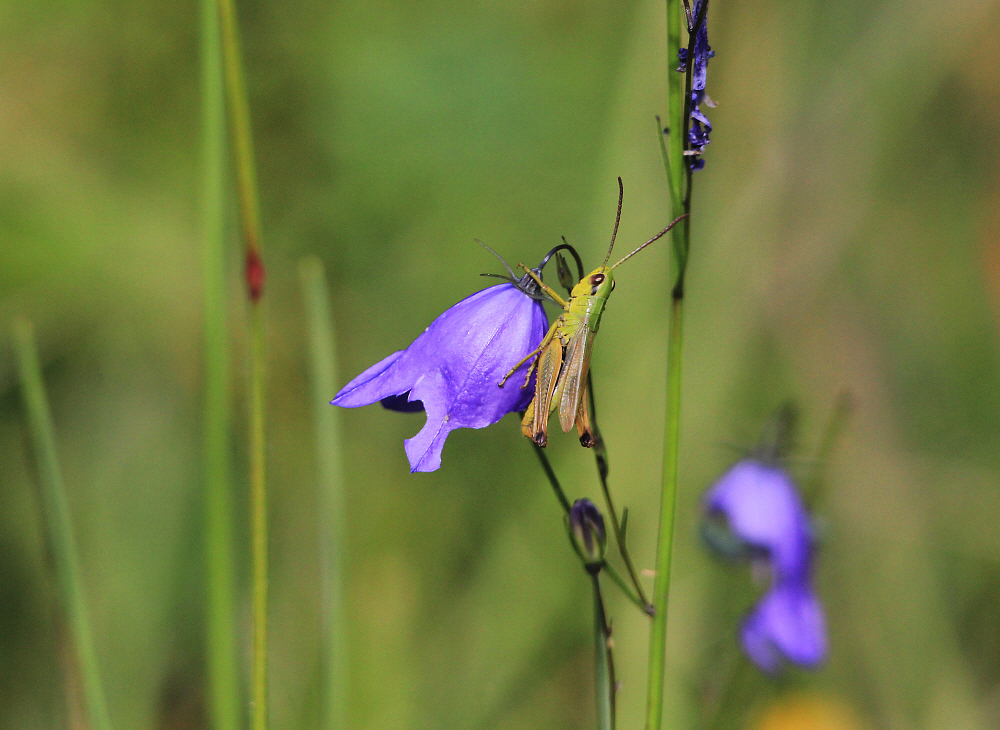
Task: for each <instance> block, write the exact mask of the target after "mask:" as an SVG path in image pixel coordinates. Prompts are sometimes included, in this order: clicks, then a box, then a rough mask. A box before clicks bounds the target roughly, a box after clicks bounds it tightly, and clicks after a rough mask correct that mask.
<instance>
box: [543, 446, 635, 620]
mask: <svg viewBox="0 0 1000 730" xmlns="http://www.w3.org/2000/svg"><path fill="white" fill-rule="evenodd" d="M531 445H532V446H533V447H534V448H535V453H536V454H538V460H539V461H540V462H541V464H542V471H544V472H545V476H546V477H548V480H549V484H551V485H552V491H553V492H555V495H556V499H558V500H559V504H560V505H561V506H562V508H563V512H565V513H566V514H569V511H570V509H572V507H571V505H570V502H569V500H568V499H567V498H566V493H565V492H564V491H563V488H562V484H560V483H559V478H558V477H557V476H556V473H555V471H554V470H553V469H552V464H550V463H549V457H548V456H546V455H545V451H544V450H543V449H542V448H541V447H540V446H539V445H538V444H536V443H534V442H532V444H531ZM602 569H603V570H604V571H606V572H607V574H608V575H609V576H610V577H611V579H612V580H613V581H614V582H615V584H616V585H617V586H618V587H619V588H621V589H622V592H623V593H624V594H625V595H626V596H627V597H628V599H629V600H630V601H632V603H634V604H635V605H636V606H638V607H639V608H640V609H641V610H642V611H643V612H646V613H648V612H649V604H648V603H647V602H646V601H645V600H643V599H642V598H640V596H639V594H638V593H636V592H635V589H634V588H632V587H631V586H630V585H629V584H628V583H626V582H625V579H624V578H622V576H621V574H620V573H619V572H618V571H617V570H615V567H614V566H613V565H611V563H608V562H605V563H603V565H602Z"/></svg>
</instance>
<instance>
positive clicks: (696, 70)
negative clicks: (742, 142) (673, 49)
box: [677, 0, 715, 170]
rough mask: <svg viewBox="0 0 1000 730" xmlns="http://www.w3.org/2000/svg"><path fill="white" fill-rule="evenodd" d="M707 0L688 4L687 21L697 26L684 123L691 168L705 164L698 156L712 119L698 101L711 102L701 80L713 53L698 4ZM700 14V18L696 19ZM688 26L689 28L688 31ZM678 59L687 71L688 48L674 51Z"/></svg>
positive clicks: (690, 61)
mask: <svg viewBox="0 0 1000 730" xmlns="http://www.w3.org/2000/svg"><path fill="white" fill-rule="evenodd" d="M706 1H707V0H695V1H694V4H693V6H692V8H691V16H690V18H689V21H688V22H689V23H698V28H697V30H695V31H694V45H693V47H692V48H691V54H690V55H691V57H692V58H693V64H694V65H693V67H692V68H691V100H690V107H691V108H690V110H689V113H690V116H691V119H690V121H689V123H688V140H687V141H688V149H689V150H690V151H691V152H693V153H695V154H689V155H688V156H687V162H688V167H690V168H691V169H692V170H700V169H701V168H703V167H704V166H705V161H704V160H703V159H701V157H699V155H701V153H702V151H703V150H704V148H705V145H707V144H708V143H709V141H710V140H709V135H710V134H711V132H712V123H711V122H710V121H708V117H706V116H705V115H704V113H702V111H701V105H702V103H705V104H707V105H708V106H715V104H713V103H712V101H711V99H708V98H707V97H706V96H705V81H706V79H707V77H708V59H710V58H712V57H713V56H714V55H715V51H713V50H712V47H711V46H709V45H708V17H707V13H708V8H705V10H704V12H703V11H702V5H703V4H704V3H705V2H706ZM699 18H700V22H698V21H699ZM690 30H692V29H691V28H689V31H690ZM677 58H678V60H679V61H680V66H678V68H677V70H678V71H682V72H683V71H687V68H688V64H689V63H692V60H691V58H689V56H688V49H687V48H681V49H680V50H679V51H678V52H677Z"/></svg>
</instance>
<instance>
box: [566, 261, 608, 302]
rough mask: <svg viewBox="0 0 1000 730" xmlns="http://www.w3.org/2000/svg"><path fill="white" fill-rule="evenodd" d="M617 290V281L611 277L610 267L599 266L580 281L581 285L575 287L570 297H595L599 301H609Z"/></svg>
mask: <svg viewBox="0 0 1000 730" xmlns="http://www.w3.org/2000/svg"><path fill="white" fill-rule="evenodd" d="M614 289H615V279H614V277H613V276H612V275H611V268H610V267H608V266H598V267H597V268H596V269H594V270H593V271H591V272H590V273H589V274H587V275H586V276H585V277H583V278H582V279H580V283H579V284H577V285H576V286H574V287H573V292H572V294H571V295H570V296H572V297H573V298H574V299H575V298H576V297H595V298H597V299H605V300H606V299H607V298H608V297H609V296H611V292H612V291H614Z"/></svg>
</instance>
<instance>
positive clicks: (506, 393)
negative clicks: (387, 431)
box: [332, 284, 548, 471]
mask: <svg viewBox="0 0 1000 730" xmlns="http://www.w3.org/2000/svg"><path fill="white" fill-rule="evenodd" d="M547 327H548V323H547V321H546V318H545V311H544V310H543V309H542V306H541V304H540V303H539V302H537V301H535V300H533V299H532V298H531V297H529V296H527V295H525V294H524V292H522V291H521V290H520V289H518V288H516V287H514V286H513V285H511V284H501V285H498V286H491V287H488V288H486V289H483V290H482V291H479V292H477V293H475V294H473V295H472V296H470V297H467V298H466V299H463V300H462V301H460V302H459V303H458V304H456V305H454V306H453V307H451V308H450V309H448V310H446V311H445V312H444V313H442V314H441V315H440V316H439V317H438V318H437V319H435V320H434V321H433V322H432V323H431V324H430V326H429V327H427V329H425V330H424V331H423V332H422V333H421V334H420V336H419V337H417V339H415V340H414V341H413V343H412V344H411V345H410V346H409V347H407V348H406V349H405V350H403V351H401V352H397V353H394V354H393V355H390V356H389V357H387V358H385V359H384V360H382V361H381V362H379V363H377V364H376V365H373V366H372V367H370V368H368V369H367V370H366V371H365V372H363V373H362V374H361V375H359V376H358V377H356V378H355V379H354V380H352V381H351V382H350V383H348V384H347V386H345V387H344V389H343V390H341V392H340V393H338V394H337V396H336V397H335V398H334V399H333V401H332V402H333V404H334V405H339V406H346V407H350V408H353V407H357V406H362V405H368V404H370V403H374V402H375V401H382V404H383V405H384V406H385V407H387V408H390V409H393V410H417V408H416V407H415V406H414V407H411V406H409V405H408V404H410V403H414V404H415V403H417V402H419V403H422V405H423V410H425V411H426V413H427V421H426V423H425V424H424V427H423V428H422V429H421V430H420V432H419V433H417V434H416V435H415V436H414V437H413V438H411V439H407V440H406V441H405V447H406V453H407V457H408V458H409V461H410V468H411V470H412V471H433V470H435V469H437V468H439V467H440V465H441V449H442V448H443V446H444V441H445V439H446V438H447V435H448V433H450V432H451V431H452V430H453V429H456V428H483V427H485V426H488V425H490V424H492V423H496V422H497V421H499V420H500V419H501V418H502V417H503V416H504V415H506V414H507V413H511V412H513V411H519V410H523V409H524V408H525V407H526V406H527V404H528V403H529V402H530V400H531V397H532V395H533V387H531V385H530V384H529V385H528V387H523V388H522V387H521V384H522V383H523V382H524V374H525V372H526V370H527V368H528V363H524V364H521V365H520V366H519V367H518V371H517V372H516V373H514V374H513V375H512V376H511V378H510V381H509V383H508V384H507V385H506V386H505V387H503V388H501V387H499V385H498V383H499V381H500V380H501V379H502V378H503V377H504V376H505V375H506V374H507V373H508V372H510V370H511V369H512V368H513V367H514V366H515V365H517V364H518V362H519V361H520V360H521V359H522V358H524V357H525V356H526V355H527V354H528V353H530V352H531V351H532V350H533V349H534V348H535V347H536V346H537V345H538V343H539V342H540V341H541V340H542V338H543V337H544V336H545V331H546V329H547ZM403 396H405V401H404V400H403Z"/></svg>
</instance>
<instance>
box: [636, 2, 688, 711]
mask: <svg viewBox="0 0 1000 730" xmlns="http://www.w3.org/2000/svg"><path fill="white" fill-rule="evenodd" d="M680 30H681V4H680V0H667V63H668V65H669V67H668V71H667V120H668V126H669V128H670V134H669V138H668V145H667V147H668V150H669V154H668V155H667V157H668V160H667V162H668V177H669V179H670V193H671V201H670V202H671V214H672V215H674V216H676V215H678V210H679V209H682V211H683V213H686V214H688V217H687V218H685V219H684V222H683V225H681V226H678V227H675V228H674V230H672V231H671V233H670V235H671V241H672V243H673V251H674V257H673V258H674V268H675V279H674V286H673V289H672V291H671V310H670V330H669V333H668V336H667V412H666V425H665V429H664V436H663V438H664V443H663V484H662V487H661V491H660V526H659V532H658V535H657V545H656V567H655V570H656V578H655V579H654V583H653V610H654V615H653V621H652V626H651V628H650V632H649V668H648V671H647V678H648V687H647V694H646V730H660V728H661V727H662V724H663V693H664V675H665V672H666V658H667V602H668V599H669V595H670V568H671V559H672V556H673V542H674V516H675V513H676V508H677V473H678V461H679V455H680V453H679V452H680V421H681V359H682V358H681V355H682V351H683V344H684V339H683V323H684V275H685V273H686V271H687V259H688V251H689V249H690V240H691V238H690V236H691V216H690V213H691V176H690V174H687V175H685V172H686V171H689V168H688V166H687V163H686V160H685V159H684V150H685V148H686V146H687V144H686V141H687V134H686V130H687V119H686V117H687V104H688V100H689V96H690V82H691V74H690V73H687V74H685V75H684V77H683V79H682V77H681V75H680V74H678V73H677V72H676V71H675V70H674V69H675V68H676V66H674V63H675V62H676V59H677V53H678V50H679V49H680ZM690 66H691V64H690V63H689V64H688V67H689V69H690ZM682 80H683V83H682ZM685 182H686V183H687V185H686V186H685V185H684V183H685ZM678 197H679V199H678Z"/></svg>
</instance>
